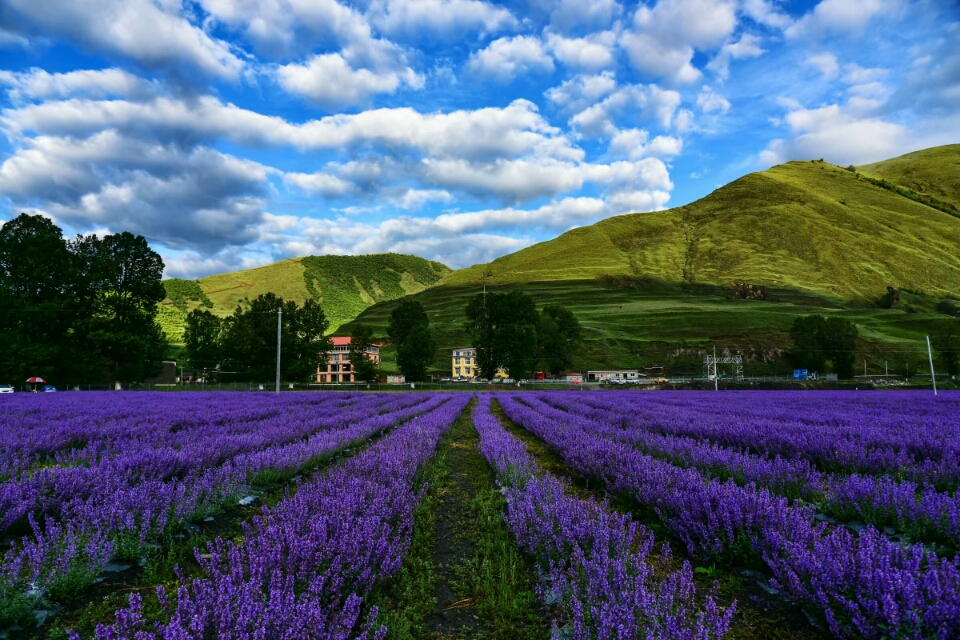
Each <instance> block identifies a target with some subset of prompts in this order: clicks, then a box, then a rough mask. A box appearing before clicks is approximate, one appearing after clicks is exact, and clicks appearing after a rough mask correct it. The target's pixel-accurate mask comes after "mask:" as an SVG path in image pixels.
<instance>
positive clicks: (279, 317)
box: [277, 307, 283, 395]
mask: <svg viewBox="0 0 960 640" xmlns="http://www.w3.org/2000/svg"><path fill="white" fill-rule="evenodd" d="M282 326H283V307H277V395H279V394H280V328H281V327H282Z"/></svg>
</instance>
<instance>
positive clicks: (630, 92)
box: [570, 84, 680, 138]
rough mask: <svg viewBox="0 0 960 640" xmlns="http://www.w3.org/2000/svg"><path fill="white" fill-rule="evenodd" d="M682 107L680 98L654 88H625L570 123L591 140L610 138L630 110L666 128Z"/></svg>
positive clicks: (578, 114)
mask: <svg viewBox="0 0 960 640" xmlns="http://www.w3.org/2000/svg"><path fill="white" fill-rule="evenodd" d="M679 105H680V94H679V93H678V92H676V91H672V90H668V89H661V88H660V87H658V86H657V85H655V84H650V85H626V86H624V87H622V88H620V89H618V90H617V91H614V92H613V93H611V94H609V95H608V96H607V97H605V98H604V99H603V100H601V101H600V102H598V103H596V104H594V105H592V106H590V107H587V108H586V109H584V110H582V111H580V112H579V113H577V114H576V115H574V116H573V117H572V118H571V119H570V125H571V126H572V127H574V128H575V129H576V130H577V131H578V132H579V133H580V135H582V136H585V137H588V138H601V137H607V138H609V137H611V136H613V135H614V134H615V133H616V132H617V129H618V127H617V125H616V120H617V119H618V118H619V117H620V116H621V115H622V114H624V113H625V112H626V111H628V110H636V112H635V113H638V114H639V115H641V116H643V117H645V118H648V119H651V120H654V121H656V122H657V123H659V124H660V126H662V127H664V128H667V127H669V126H670V124H671V121H672V120H673V114H674V112H675V111H676V110H677V107H678V106H679Z"/></svg>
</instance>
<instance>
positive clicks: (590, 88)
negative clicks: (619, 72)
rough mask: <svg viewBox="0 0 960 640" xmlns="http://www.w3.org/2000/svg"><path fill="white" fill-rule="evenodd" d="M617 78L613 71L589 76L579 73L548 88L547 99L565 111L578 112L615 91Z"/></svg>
mask: <svg viewBox="0 0 960 640" xmlns="http://www.w3.org/2000/svg"><path fill="white" fill-rule="evenodd" d="M616 88H617V78H616V76H615V75H614V74H613V72H611V71H604V72H603V73H601V74H598V75H593V76H588V75H578V76H575V77H573V78H570V79H569V80H564V81H563V83H562V84H560V85H558V86H556V87H552V88H550V89H548V90H547V91H546V92H545V93H544V95H545V96H546V97H547V99H548V100H549V101H550V102H552V103H554V104H555V105H557V106H559V107H560V108H562V109H563V110H565V111H568V112H571V113H576V112H579V111H583V110H584V109H586V108H587V107H589V106H590V105H592V104H594V103H596V102H597V101H599V100H601V99H602V98H605V97H606V96H608V95H610V94H611V93H613V92H614V91H615V90H616Z"/></svg>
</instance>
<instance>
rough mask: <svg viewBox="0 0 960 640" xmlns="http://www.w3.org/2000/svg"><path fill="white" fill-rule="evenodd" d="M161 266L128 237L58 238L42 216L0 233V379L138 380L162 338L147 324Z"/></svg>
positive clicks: (160, 352) (158, 294)
mask: <svg viewBox="0 0 960 640" xmlns="http://www.w3.org/2000/svg"><path fill="white" fill-rule="evenodd" d="M162 274H163V261H162V260H161V259H160V256H159V255H157V254H156V253H155V252H154V251H152V250H151V249H150V248H149V246H148V245H147V242H146V240H145V239H144V238H143V237H142V236H134V235H133V234H130V233H121V234H116V235H109V236H105V237H104V238H98V237H96V236H88V237H78V238H76V239H75V240H72V241H66V240H64V238H63V233H62V231H61V230H60V228H59V227H57V226H56V225H55V224H53V223H52V222H51V221H50V220H48V219H46V218H44V217H42V216H30V215H27V214H21V215H19V216H17V217H16V218H14V219H13V220H11V221H9V222H7V223H5V224H4V225H3V227H2V228H0V340H2V341H3V344H4V349H3V350H2V353H0V374H2V375H3V377H4V378H6V377H8V376H9V377H12V378H13V379H15V380H16V379H22V378H24V377H25V376H27V375H40V376H43V377H46V378H50V379H53V380H56V379H59V380H68V379H72V380H76V381H80V380H97V379H104V378H107V379H111V380H125V381H132V380H142V379H143V378H145V377H147V376H149V375H150V374H151V373H152V372H153V371H155V370H156V369H157V368H158V367H159V363H160V360H162V359H163V357H164V355H165V351H166V338H165V336H164V335H163V331H162V330H161V329H160V325H159V324H158V323H157V322H156V316H157V311H158V310H157V304H158V303H159V302H160V301H161V300H163V298H164V295H165V293H164V290H163V286H162V285H161V284H160V278H161V276H162Z"/></svg>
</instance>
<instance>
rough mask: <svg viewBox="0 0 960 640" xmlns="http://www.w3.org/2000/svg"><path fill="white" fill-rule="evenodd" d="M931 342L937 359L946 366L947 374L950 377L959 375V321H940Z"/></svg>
mask: <svg viewBox="0 0 960 640" xmlns="http://www.w3.org/2000/svg"><path fill="white" fill-rule="evenodd" d="M932 342H933V348H934V349H935V350H936V352H937V359H938V360H940V364H942V365H943V366H944V368H946V370H947V374H949V375H950V376H951V377H953V376H958V375H960V322H958V321H956V320H946V321H944V322H941V323H940V326H939V328H938V331H937V333H936V335H935V336H934V338H933V340H932Z"/></svg>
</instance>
